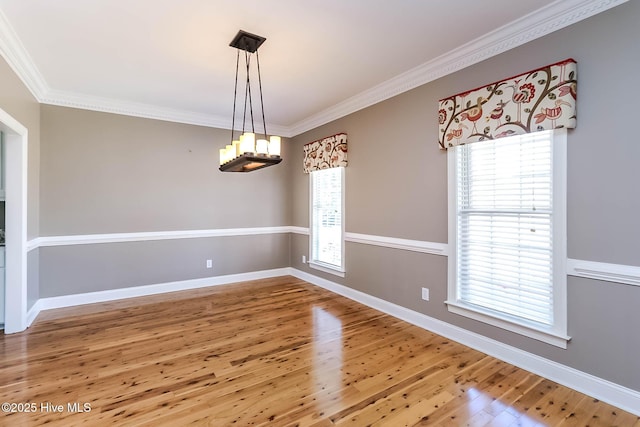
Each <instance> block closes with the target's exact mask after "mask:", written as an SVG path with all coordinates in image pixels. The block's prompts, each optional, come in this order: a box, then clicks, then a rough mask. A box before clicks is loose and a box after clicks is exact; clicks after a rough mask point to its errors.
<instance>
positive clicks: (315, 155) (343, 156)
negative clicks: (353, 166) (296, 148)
mask: <svg viewBox="0 0 640 427" xmlns="http://www.w3.org/2000/svg"><path fill="white" fill-rule="evenodd" d="M303 149H304V173H309V172H313V171H317V170H321V169H329V168H338V167H341V166H347V134H346V133H339V134H337V135H333V136H328V137H326V138H323V139H319V140H317V141H313V142H310V143H308V144H305V145H304V148H303Z"/></svg>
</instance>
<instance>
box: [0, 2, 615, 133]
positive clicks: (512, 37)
mask: <svg viewBox="0 0 640 427" xmlns="http://www.w3.org/2000/svg"><path fill="white" fill-rule="evenodd" d="M627 1H628V0H586V1H585V0H557V1H555V2H553V3H551V4H549V5H548V6H546V7H543V8H541V9H539V10H537V11H535V12H533V13H531V14H529V15H526V16H524V17H522V18H519V19H517V20H515V21H513V22H511V23H509V24H508V25H505V26H502V27H500V28H497V29H496V30H494V31H492V32H490V33H487V34H485V35H483V36H481V37H479V38H477V39H475V40H473V41H471V42H469V43H467V44H464V45H462V46H460V47H458V48H456V49H454V50H452V51H450V52H448V53H446V54H444V55H441V56H440V57H438V58H435V59H433V60H431V61H429V62H426V63H424V64H422V65H420V66H418V67H415V68H413V69H411V70H409V71H407V72H405V73H402V74H400V75H398V76H396V77H394V78H392V79H389V80H387V81H385V82H383V83H381V84H379V85H377V86H374V87H373V88H371V89H368V90H366V91H364V92H361V93H359V94H357V95H355V96H352V97H351V98H348V99H346V100H344V101H342V102H340V103H338V104H336V105H334V106H333V107H330V108H328V109H325V110H323V111H320V112H318V113H316V114H313V115H311V116H309V117H308V118H306V119H303V120H301V121H299V122H297V123H295V124H293V125H292V126H278V125H274V124H267V125H268V127H269V130H271V131H272V132H273V133H274V134H278V135H282V136H284V137H293V136H296V135H299V134H301V133H303V132H306V131H308V130H311V129H314V128H316V127H318V126H321V125H324V124H326V123H329V122H331V121H333V120H336V119H339V118H341V117H344V116H346V115H348V114H351V113H354V112H356V111H358V110H361V109H363V108H366V107H369V106H371V105H373V104H377V103H378V102H381V101H384V100H386V99H389V98H391V97H393V96H396V95H399V94H401V93H403V92H406V91H409V90H411V89H414V88H416V87H418V86H421V85H423V84H425V83H429V82H431V81H434V80H436V79H438V78H441V77H444V76H446V75H448V74H451V73H453V72H456V71H459V70H461V69H463V68H466V67H469V66H471V65H473V64H476V63H478V62H480V61H483V60H485V59H488V58H491V57H493V56H495V55H498V54H500V53H503V52H505V51H507V50H510V49H513V48H515V47H518V46H520V45H522V44H524V43H527V42H529V41H532V40H535V39H537V38H540V37H542V36H544V35H547V34H549V33H551V32H553V31H556V30H559V29H561V28H564V27H567V26H569V25H572V24H575V23H577V22H579V21H582V20H583V19H586V18H589V17H591V16H593V15H596V14H598V13H600V12H604V11H605V10H608V9H611V8H612V7H615V6H618V5H620V4H623V3H626V2H627ZM0 55H2V56H3V57H4V59H5V60H6V61H7V63H8V64H9V65H10V66H11V68H12V69H13V71H14V72H15V73H16V74H17V75H18V77H20V79H21V80H22V81H23V83H24V84H25V85H26V86H27V88H28V89H29V90H30V91H31V93H32V94H33V96H34V97H35V98H36V100H38V102H40V103H43V104H51V105H59V106H64V107H72V108H81V109H85V110H93V111H102V112H108V113H115V114H122V115H127V116H134V117H142V118H149V119H155V120H164V121H170V122H177V123H186V124H193V125H199V126H207V127H216V128H222V129H231V123H230V122H231V120H229V119H228V118H222V117H215V116H211V115H207V114H204V113H197V112H193V111H185V110H177V109H170V108H165V107H159V106H155V105H149V104H142V103H135V102H130V101H123V100H116V99H108V98H102V97H96V96H90V95H85V94H78V93H71V92H67V91H62V90H56V89H52V88H50V87H49V86H48V84H47V82H46V80H45V79H44V77H43V76H42V75H41V74H40V72H39V70H38V69H37V67H36V66H35V64H34V63H33V60H32V59H31V57H30V56H29V54H28V52H27V51H26V49H25V48H24V46H23V45H22V43H21V42H20V39H19V38H18V36H17V34H16V33H15V31H14V30H13V28H12V27H11V24H10V23H9V21H8V20H7V18H6V16H5V15H4V13H3V12H2V11H1V10H0Z"/></svg>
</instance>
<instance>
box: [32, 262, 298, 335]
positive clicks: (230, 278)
mask: <svg viewBox="0 0 640 427" xmlns="http://www.w3.org/2000/svg"><path fill="white" fill-rule="evenodd" d="M289 273H290V272H289V267H286V268H276V269H273V270H262V271H254V272H250V273H240V274H228V275H226V276H214V277H203V278H201V279H191V280H181V281H177V282H167V283H159V284H155V285H146V286H134V287H131V288H122V289H110V290H107V291H98V292H87V293H83V294H75V295H63V296H59V297H48V298H41V299H39V300H38V301H37V302H36V303H35V304H34V306H33V307H32V308H31V310H29V315H28V318H29V319H30V322H28V324H29V325H31V323H32V322H33V320H34V319H35V317H36V316H37V315H38V313H39V312H40V311H42V310H50V309H54V308H64V307H72V306H76V305H83V304H94V303H97V302H107V301H114V300H119V299H125V298H135V297H141V296H147V295H156V294H162V293H167V292H176V291H185V290H189V289H198V288H206V287H209V286H219V285H226V284H229V283H238V282H245V281H248V280H258V279H267V278H270V277H278V276H285V275H288V274H289Z"/></svg>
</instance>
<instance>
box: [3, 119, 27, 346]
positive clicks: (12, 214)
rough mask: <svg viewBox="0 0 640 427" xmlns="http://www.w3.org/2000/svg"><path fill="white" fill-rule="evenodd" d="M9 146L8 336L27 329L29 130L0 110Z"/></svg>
mask: <svg viewBox="0 0 640 427" xmlns="http://www.w3.org/2000/svg"><path fill="white" fill-rule="evenodd" d="M0 130H2V132H3V133H4V144H5V156H6V157H5V162H4V166H5V200H6V202H5V221H6V224H5V228H6V230H5V242H6V248H5V250H6V252H5V254H6V259H5V299H4V300H5V311H4V315H5V320H4V333H5V334H11V333H14V332H20V331H24V330H25V329H26V328H27V176H28V175H27V169H28V130H27V128H26V127H24V126H23V125H22V124H21V123H20V122H18V121H17V120H16V119H14V118H13V117H11V115H9V114H8V113H7V112H6V111H4V110H3V109H0Z"/></svg>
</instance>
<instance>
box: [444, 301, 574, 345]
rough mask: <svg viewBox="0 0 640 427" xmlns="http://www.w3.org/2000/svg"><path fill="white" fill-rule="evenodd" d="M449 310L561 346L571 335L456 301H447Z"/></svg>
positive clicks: (565, 343)
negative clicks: (518, 321)
mask: <svg viewBox="0 0 640 427" xmlns="http://www.w3.org/2000/svg"><path fill="white" fill-rule="evenodd" d="M445 304H447V309H448V310H449V312H451V313H454V314H458V315H460V316H464V317H468V318H470V319H473V320H477V321H479V322H483V323H487V324H489V325H492V326H496V327H498V328H501V329H505V330H507V331H511V332H515V333H517V334H520V335H524V336H526V337H529V338H533V339H535V340H538V341H542V342H545V343H547V344H551V345H553V346H556V347H560V348H564V349H566V348H567V342H569V340H570V339H571V337H569V336H567V335H565V334H562V333H558V332H556V331H552V330H546V329H538V328H536V327H535V326H529V325H526V324H524V323H516V322H515V321H511V320H509V319H508V318H506V317H505V318H501V317H496V315H495V314H493V313H492V312H491V311H489V310H486V311H485V310H482V309H481V308H478V307H474V306H471V305H467V304H464V303H459V302H455V301H445Z"/></svg>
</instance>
